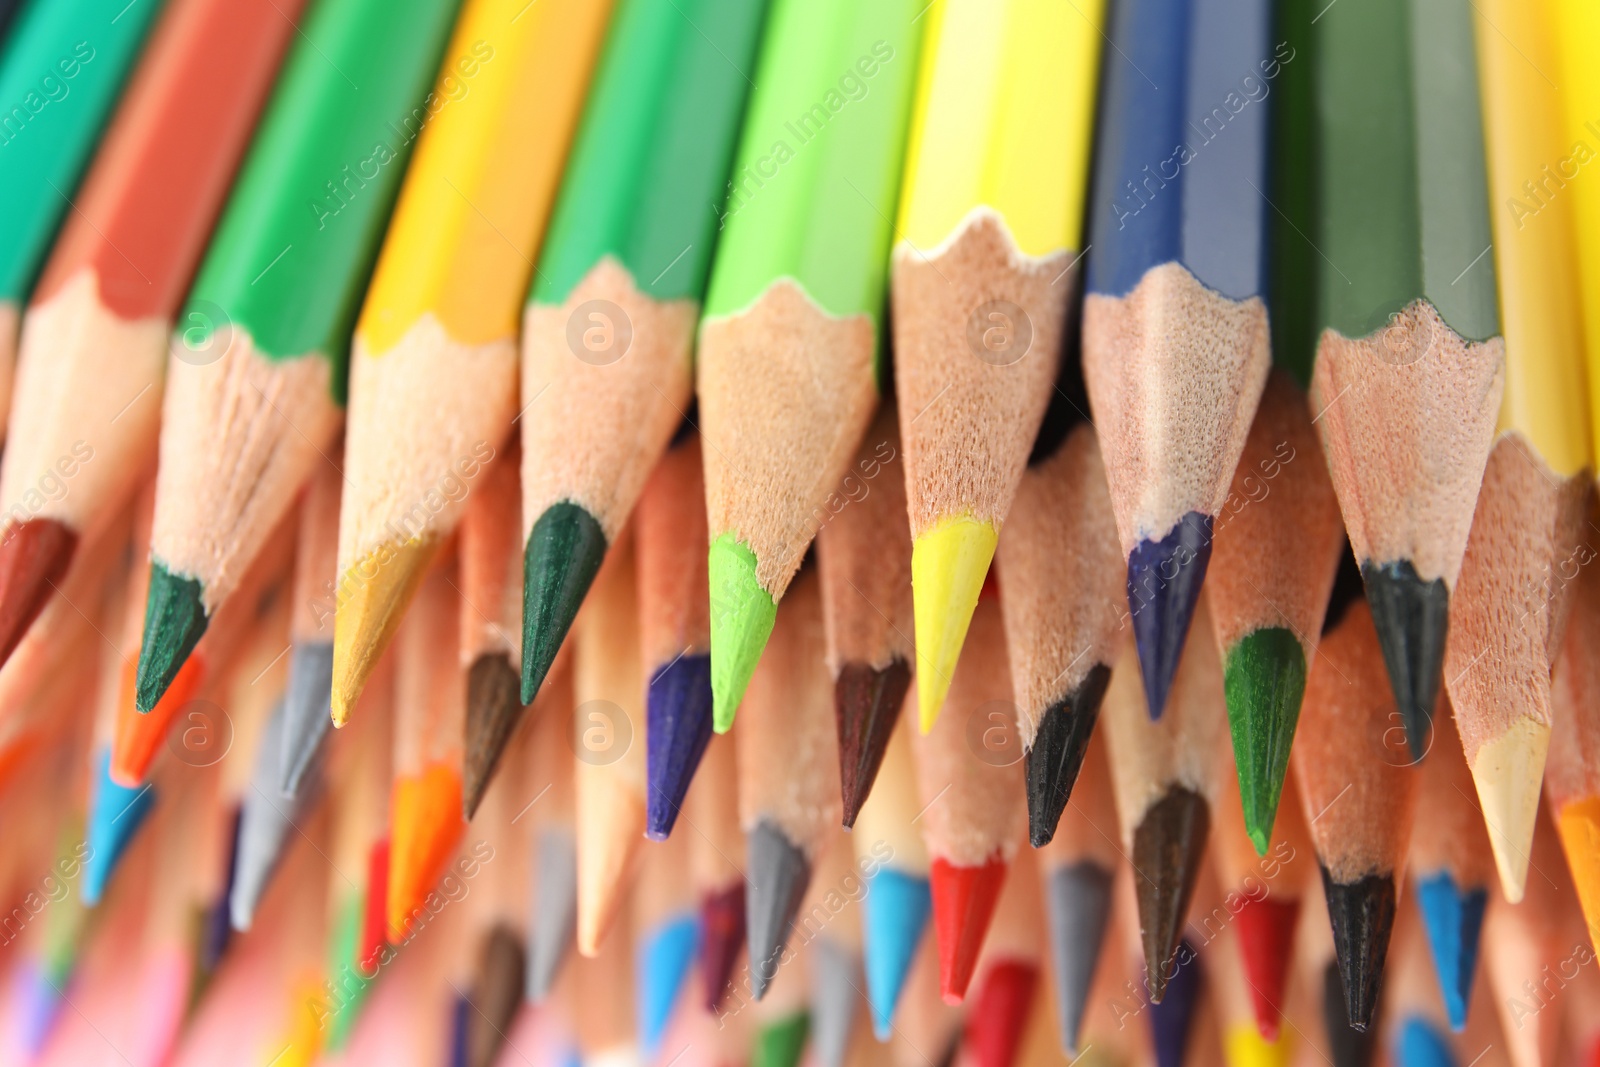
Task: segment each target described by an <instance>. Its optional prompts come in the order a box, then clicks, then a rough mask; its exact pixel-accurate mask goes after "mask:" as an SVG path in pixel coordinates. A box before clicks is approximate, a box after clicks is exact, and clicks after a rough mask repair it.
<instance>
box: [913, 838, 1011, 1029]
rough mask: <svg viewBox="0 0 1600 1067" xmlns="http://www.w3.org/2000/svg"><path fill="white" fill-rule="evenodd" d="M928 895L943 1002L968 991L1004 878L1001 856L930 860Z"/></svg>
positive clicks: (953, 1001)
mask: <svg viewBox="0 0 1600 1067" xmlns="http://www.w3.org/2000/svg"><path fill="white" fill-rule="evenodd" d="M928 881H929V884H930V888H931V889H932V895H933V932H934V936H935V937H936V938H937V940H938V943H939V994H940V995H941V996H942V997H944V1001H945V1003H946V1004H959V1003H961V1000H962V998H963V997H965V996H966V995H967V986H968V985H969V984H970V983H971V982H972V972H973V969H974V968H976V967H977V965H978V950H979V949H981V948H982V947H983V939H984V936H985V935H986V934H987V933H988V932H989V922H990V920H991V919H993V918H994V906H995V904H996V903H998V902H999V900H1000V890H1001V888H1002V887H1003V886H1004V885H1005V881H1006V861H1005V860H1003V859H1001V858H1000V857H999V856H996V857H995V858H994V859H991V860H990V861H989V862H987V863H985V864H983V865H981V866H978V867H960V866H957V865H956V864H953V863H950V862H949V861H947V860H944V859H935V860H934V861H933V862H932V863H931V864H930V865H929V868H928Z"/></svg>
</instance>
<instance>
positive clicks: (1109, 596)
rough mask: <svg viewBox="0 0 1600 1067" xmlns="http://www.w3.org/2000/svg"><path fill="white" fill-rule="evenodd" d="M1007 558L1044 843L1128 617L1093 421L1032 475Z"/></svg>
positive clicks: (1032, 789) (1016, 681) (1025, 735)
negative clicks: (1123, 611) (1120, 594)
mask: <svg viewBox="0 0 1600 1067" xmlns="http://www.w3.org/2000/svg"><path fill="white" fill-rule="evenodd" d="M1063 549H1064V550H1063ZM998 555H999V577H1000V585H1001V587H1002V589H1004V591H1005V595H1004V596H1003V597H1002V598H1001V602H1000V603H1001V611H1002V613H1003V614H1004V616H1005V620H1006V640H1007V647H1008V648H1010V650H1011V683H1012V687H1013V689H1014V691H1015V693H1016V701H1017V729H1018V731H1019V733H1020V734H1021V738H1022V746H1023V748H1024V749H1025V750H1026V751H1027V753H1028V755H1027V762H1026V763H1025V765H1024V767H1025V771H1026V779H1027V794H1028V838H1029V840H1030V841H1031V842H1032V844H1033V846H1034V847H1035V848H1042V847H1043V846H1045V845H1047V844H1049V842H1050V840H1051V838H1052V837H1053V835H1054V834H1055V831H1056V825H1057V823H1058V822H1059V821H1060V820H1061V817H1062V812H1063V811H1064V810H1065V809H1066V806H1067V798H1068V797H1070V796H1071V795H1072V787H1073V783H1074V782H1076V781H1077V779H1078V771H1079V768H1081V767H1082V765H1083V759H1084V752H1085V750H1086V749H1087V748H1088V745H1089V738H1090V736H1091V735H1092V734H1093V732H1094V724H1095V721H1096V720H1097V719H1098V718H1099V716H1100V702H1101V700H1103V699H1104V698H1105V693H1106V685H1107V683H1109V682H1110V680H1111V663H1112V659H1113V657H1114V656H1115V655H1116V640H1115V637H1114V635H1115V634H1116V632H1117V631H1118V630H1119V629H1120V628H1121V626H1122V618H1123V613H1122V611H1121V605H1120V604H1119V599H1120V597H1119V593H1120V592H1121V590H1122V588H1123V585H1124V583H1123V577H1124V570H1125V568H1124V566H1123V562H1122V558H1121V556H1120V554H1119V552H1118V548H1117V530H1116V525H1115V524H1114V523H1113V521H1112V518H1111V498H1110V496H1109V494H1108V492H1107V490H1106V474H1105V467H1104V466H1103V465H1102V463H1101V459H1100V445H1099V442H1098V440H1097V439H1096V437H1095V432H1094V428H1093V427H1092V426H1089V425H1087V424H1080V425H1078V426H1075V427H1073V429H1072V430H1070V431H1069V432H1068V433H1067V435H1066V437H1065V438H1063V439H1062V440H1061V441H1060V443H1059V444H1058V445H1057V447H1056V449H1055V450H1054V451H1053V452H1051V453H1050V454H1049V455H1048V456H1047V457H1046V458H1044V459H1041V460H1039V461H1038V462H1036V463H1034V464H1031V465H1030V466H1029V467H1028V469H1027V470H1026V471H1024V472H1023V474H1022V479H1021V482H1020V483H1019V484H1018V486H1017V496H1016V501H1015V503H1014V504H1013V506H1012V509H1011V519H1010V522H1009V523H1008V524H1007V526H1006V534H1005V536H1004V537H1002V538H1001V540H1000V545H999V549H998Z"/></svg>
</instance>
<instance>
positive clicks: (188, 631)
mask: <svg viewBox="0 0 1600 1067" xmlns="http://www.w3.org/2000/svg"><path fill="white" fill-rule="evenodd" d="M204 593H205V587H204V586H202V585H201V584H200V580H199V579H198V578H188V577H184V576H183V575H178V574H173V573H172V572H171V571H170V570H168V569H167V567H166V565H165V564H163V563H162V562H161V561H160V560H158V559H157V560H151V562H150V594H149V597H148V599H146V600H145V605H144V639H143V641H142V643H141V644H140V647H139V676H138V683H137V684H136V686H135V687H134V706H135V707H136V708H138V709H139V710H140V711H149V710H150V709H151V708H153V707H155V706H156V702H157V701H159V700H160V699H161V697H162V694H164V693H165V692H166V691H167V687H168V686H170V685H171V684H172V680H173V678H175V677H177V674H178V670H179V668H181V667H182V666H183V665H184V663H185V662H187V661H188V659H189V655H190V653H192V652H193V651H194V646H195V645H197V644H199V643H200V638H201V637H202V636H203V635H204V634H205V632H206V627H207V626H208V625H209V624H210V622H211V620H210V618H209V617H208V616H207V615H206V609H205V604H204V602H203V601H202V599H201V598H202V596H203V594H204Z"/></svg>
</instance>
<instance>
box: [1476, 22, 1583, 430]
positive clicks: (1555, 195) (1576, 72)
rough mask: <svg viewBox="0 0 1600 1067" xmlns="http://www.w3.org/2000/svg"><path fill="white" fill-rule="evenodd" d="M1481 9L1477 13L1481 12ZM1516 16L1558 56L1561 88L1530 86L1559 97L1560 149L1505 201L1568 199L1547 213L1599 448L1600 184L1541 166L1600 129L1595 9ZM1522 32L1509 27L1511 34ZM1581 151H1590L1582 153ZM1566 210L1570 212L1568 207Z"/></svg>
mask: <svg viewBox="0 0 1600 1067" xmlns="http://www.w3.org/2000/svg"><path fill="white" fill-rule="evenodd" d="M1497 9H1498V5H1497ZM1479 14H1480V16H1481V15H1482V14H1483V13H1482V12H1480V13H1479ZM1508 14H1509V12H1508ZM1517 16H1518V17H1517V18H1516V19H1515V20H1514V21H1513V23H1512V25H1513V27H1517V26H1522V25H1528V26H1531V25H1533V24H1536V23H1538V22H1544V23H1546V24H1547V26H1548V29H1547V33H1548V40H1546V41H1540V40H1539V39H1538V38H1536V37H1535V38H1531V39H1529V40H1528V42H1527V43H1528V44H1530V45H1532V46H1534V47H1538V46H1539V45H1540V44H1543V45H1544V46H1545V47H1546V48H1549V47H1550V46H1552V45H1553V46H1554V48H1555V52H1554V54H1553V55H1552V54H1551V53H1550V52H1548V51H1544V52H1542V53H1541V54H1542V55H1543V56H1546V57H1549V58H1554V59H1556V61H1557V64H1556V66H1555V69H1553V70H1551V71H1550V75H1549V76H1550V78H1551V79H1552V80H1553V81H1554V82H1555V87H1558V88H1559V91H1557V90H1556V88H1555V87H1551V86H1541V87H1540V88H1538V89H1537V90H1535V91H1536V92H1538V93H1539V94H1540V96H1541V97H1542V98H1543V99H1544V100H1549V99H1551V98H1552V97H1554V98H1556V99H1559V100H1560V101H1561V133H1562V134H1564V135H1565V136H1564V137H1562V141H1563V142H1564V147H1563V148H1562V150H1561V151H1562V153H1563V154H1562V155H1559V156H1557V157H1555V159H1554V160H1552V159H1548V158H1547V159H1545V160H1542V161H1541V170H1540V171H1539V173H1537V174H1529V175H1528V177H1527V179H1525V180H1529V181H1532V182H1534V183H1535V184H1534V186H1533V188H1531V189H1529V188H1527V187H1523V189H1522V192H1523V193H1525V194H1526V193H1532V194H1533V195H1531V196H1528V197H1527V198H1526V199H1523V198H1522V197H1521V196H1519V197H1518V199H1517V203H1516V205H1507V207H1508V209H1512V210H1514V211H1515V212H1516V214H1517V215H1518V216H1519V217H1520V218H1527V217H1528V216H1527V215H1526V214H1524V212H1525V211H1526V212H1532V213H1538V214H1543V213H1544V210H1545V209H1546V208H1547V207H1550V206H1551V205H1553V204H1556V203H1557V202H1560V201H1564V200H1567V199H1570V200H1571V206H1570V207H1568V206H1567V205H1566V204H1565V203H1562V204H1561V206H1560V207H1559V208H1558V209H1557V210H1556V211H1555V212H1553V213H1552V214H1553V216H1554V217H1555V218H1557V219H1560V218H1562V217H1567V218H1570V219H1571V222H1570V224H1569V225H1571V226H1572V227H1573V229H1572V230H1571V231H1570V236H1569V238H1568V239H1569V240H1570V241H1571V242H1572V246H1573V250H1574V255H1575V256H1576V257H1577V263H1576V271H1577V280H1578V306H1579V309H1580V311H1581V314H1582V315H1583V335H1584V339H1585V346H1584V347H1585V351H1586V353H1587V360H1586V362H1587V366H1588V370H1589V373H1588V381H1589V415H1590V417H1589V430H1590V432H1591V433H1592V434H1594V435H1595V436H1594V438H1593V439H1592V440H1593V442H1594V443H1593V446H1592V448H1591V451H1594V452H1600V417H1597V416H1596V414H1595V412H1597V411H1600V240H1596V239H1595V235H1596V234H1597V233H1600V190H1597V189H1593V188H1591V187H1590V183H1587V182H1575V183H1573V184H1574V188H1573V190H1572V196H1571V197H1570V198H1566V197H1562V196H1561V195H1560V193H1561V191H1562V189H1563V188H1564V186H1565V183H1564V182H1560V181H1559V179H1558V180H1557V181H1556V182H1552V181H1551V180H1550V178H1549V174H1550V172H1549V171H1545V170H1543V169H1542V166H1543V164H1545V163H1551V162H1554V163H1555V164H1556V165H1557V166H1560V164H1561V163H1562V161H1563V160H1575V159H1576V157H1577V156H1579V155H1580V154H1581V153H1579V152H1578V151H1576V149H1577V148H1578V145H1580V144H1581V145H1583V147H1584V148H1586V149H1587V150H1588V151H1589V152H1590V153H1593V152H1594V151H1595V150H1596V147H1597V145H1600V134H1597V133H1596V132H1595V131H1596V129H1600V71H1597V70H1596V69H1595V65H1594V49H1593V42H1594V41H1595V39H1596V37H1600V11H1596V10H1595V8H1594V6H1593V5H1592V4H1586V3H1584V2H1583V0H1555V2H1554V3H1551V4H1548V5H1542V6H1541V7H1540V8H1538V9H1537V10H1536V11H1519V12H1517ZM1521 36H1522V35H1521V34H1516V33H1513V39H1516V38H1517V37H1521ZM1492 44H1493V46H1494V47H1495V48H1497V47H1498V43H1497V42H1496V43H1492V42H1489V41H1480V43H1479V51H1480V56H1481V57H1482V58H1483V59H1484V60H1485V67H1486V68H1487V67H1488V62H1487V61H1488V59H1489V58H1490V56H1491V55H1492V54H1493V53H1492V52H1491V45H1492ZM1484 77H1485V81H1486V82H1487V80H1488V79H1489V78H1490V77H1492V74H1490V73H1485V75H1484ZM1519 81H1520V77H1519ZM1548 117H1549V116H1548V115H1546V114H1543V113H1541V114H1540V115H1539V116H1537V117H1536V118H1535V119H1533V120H1532V122H1533V123H1534V124H1535V127H1536V128H1538V127H1542V125H1543V123H1544V121H1545V120H1546V119H1547V118H1548ZM1565 142H1570V144H1566V143H1565ZM1583 158H1585V159H1587V158H1589V157H1588V156H1587V155H1585V156H1583ZM1580 165H1581V164H1580ZM1568 212H1570V213H1571V214H1570V215H1568V214H1567V213H1568ZM1571 269H1572V268H1569V270H1571ZM1557 284H1559V282H1558V283H1557ZM1591 458H1592V457H1591Z"/></svg>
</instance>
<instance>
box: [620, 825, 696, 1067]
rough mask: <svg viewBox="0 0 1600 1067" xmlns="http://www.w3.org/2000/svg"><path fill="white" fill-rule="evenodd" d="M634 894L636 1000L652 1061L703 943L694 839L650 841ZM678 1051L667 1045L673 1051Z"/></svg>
mask: <svg viewBox="0 0 1600 1067" xmlns="http://www.w3.org/2000/svg"><path fill="white" fill-rule="evenodd" d="M640 865H641V868H642V870H641V872H640V876H639V888H638V890H637V891H636V892H635V893H634V894H633V901H632V907H633V928H634V930H635V931H637V933H636V942H635V947H634V955H635V960H634V977H635V978H636V979H637V981H638V986H637V988H636V990H635V993H634V1002H635V1004H636V1005H637V1007H638V1016H639V1048H640V1051H641V1052H642V1053H643V1054H644V1056H645V1058H646V1059H647V1060H649V1059H654V1058H657V1057H658V1056H659V1054H660V1053H661V1051H662V1048H663V1045H662V1041H663V1038H664V1036H665V1034H666V1032H667V1026H668V1024H669V1023H670V1022H671V1020H672V1015H673V1011H674V1009H676V1008H677V1007H678V1004H679V1003H680V1001H682V1000H683V998H682V997H681V996H680V995H679V994H680V993H681V992H682V990H683V989H684V988H685V986H686V985H687V984H688V980H689V974H690V972H691V971H692V970H693V966H694V961H695V955H696V953H697V952H698V950H699V948H700V907H699V901H698V900H697V899H696V898H695V893H694V883H693V881H692V880H691V878H690V874H689V842H688V841H687V840H686V839H685V838H683V837H677V838H672V839H669V840H667V841H664V842H661V843H660V844H658V845H651V846H647V847H646V848H645V849H644V855H643V856H642V857H641V858H640ZM675 1051H676V1050H673V1049H668V1050H667V1054H668V1055H669V1056H670V1055H672V1054H673V1053H674V1052H675Z"/></svg>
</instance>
